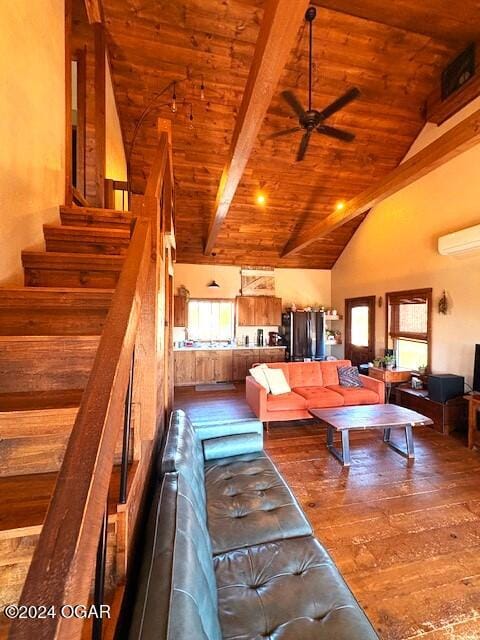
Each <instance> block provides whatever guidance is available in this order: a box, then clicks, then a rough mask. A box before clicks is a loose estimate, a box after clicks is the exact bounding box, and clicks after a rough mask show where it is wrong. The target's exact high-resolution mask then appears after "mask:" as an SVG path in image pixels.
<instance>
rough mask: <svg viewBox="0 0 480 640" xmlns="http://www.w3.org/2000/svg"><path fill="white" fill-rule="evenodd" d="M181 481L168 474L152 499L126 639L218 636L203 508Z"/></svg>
mask: <svg viewBox="0 0 480 640" xmlns="http://www.w3.org/2000/svg"><path fill="white" fill-rule="evenodd" d="M185 485H186V481H185V479H184V478H183V476H182V475H179V474H176V473H167V474H165V476H164V477H163V480H162V484H161V487H160V490H159V491H158V492H157V494H156V497H155V500H154V501H153V504H152V508H151V511H150V515H149V522H148V527H147V536H146V543H145V546H144V555H143V561H142V566H141V572H140V578H139V584H138V588H137V591H136V599H135V607H134V612H133V618H132V625H131V627H130V634H129V638H130V640H140V639H141V640H154V639H157V638H165V639H166V640H178V639H180V638H195V639H197V638H198V640H221V637H222V635H221V631H220V625H219V620H218V606H217V592H216V581H215V573H214V568H213V560H212V548H211V545H210V537H209V534H208V530H207V526H206V513H205V511H202V510H201V509H198V508H197V507H196V506H195V505H194V504H193V503H192V502H191V500H190V499H189V497H188V491H186V490H185V489H186V486H185Z"/></svg>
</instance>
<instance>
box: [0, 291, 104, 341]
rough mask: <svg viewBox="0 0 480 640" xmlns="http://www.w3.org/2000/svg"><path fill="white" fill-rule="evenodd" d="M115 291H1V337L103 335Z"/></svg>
mask: <svg viewBox="0 0 480 640" xmlns="http://www.w3.org/2000/svg"><path fill="white" fill-rule="evenodd" d="M113 294H114V291H113V290H112V289H92V288H88V289H87V288H85V289H83V288H78V289H62V288H49V287H22V288H0V335H2V336H52V335H62V336H67V335H68V336H70V335H72V336H80V335H100V334H101V333H102V331H103V327H104V324H105V320H106V317H107V314H108V311H109V310H110V307H111V304H112V299H113Z"/></svg>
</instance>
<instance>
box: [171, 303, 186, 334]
mask: <svg viewBox="0 0 480 640" xmlns="http://www.w3.org/2000/svg"><path fill="white" fill-rule="evenodd" d="M187 309H188V302H187V299H186V298H185V296H174V298H173V326H174V327H186V326H187V314H188V310H187Z"/></svg>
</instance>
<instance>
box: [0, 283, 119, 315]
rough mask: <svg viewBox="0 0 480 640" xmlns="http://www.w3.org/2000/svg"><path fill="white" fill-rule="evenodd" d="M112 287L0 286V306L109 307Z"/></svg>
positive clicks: (112, 291) (113, 291) (112, 292)
mask: <svg viewBox="0 0 480 640" xmlns="http://www.w3.org/2000/svg"><path fill="white" fill-rule="evenodd" d="M114 293H115V290H114V289H93V288H87V287H85V288H82V289H74V288H67V287H0V308H3V307H5V308H7V309H9V308H11V306H12V305H14V306H25V307H26V308H27V309H28V310H31V308H32V306H34V307H44V308H51V307H58V306H65V305H68V307H69V308H70V309H71V308H72V307H78V308H79V309H84V308H85V306H88V307H89V308H97V307H99V308H101V307H109V306H110V305H111V303H112V298H113V294H114Z"/></svg>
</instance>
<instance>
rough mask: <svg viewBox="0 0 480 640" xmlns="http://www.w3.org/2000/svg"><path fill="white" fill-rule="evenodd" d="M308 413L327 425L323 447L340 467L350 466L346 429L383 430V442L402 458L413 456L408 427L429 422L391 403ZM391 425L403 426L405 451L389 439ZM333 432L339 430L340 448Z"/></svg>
mask: <svg viewBox="0 0 480 640" xmlns="http://www.w3.org/2000/svg"><path fill="white" fill-rule="evenodd" d="M309 411H310V413H311V414H312V416H314V417H315V418H318V419H319V420H320V421H321V422H324V423H325V424H326V426H327V447H328V449H329V451H330V453H332V454H333V455H334V456H335V457H336V458H337V459H338V460H339V461H340V462H341V463H342V465H343V466H344V467H349V466H350V441H349V432H350V431H353V430H358V429H383V441H384V442H385V443H386V444H388V446H389V447H391V448H392V449H393V450H394V451H396V452H397V453H399V454H400V455H402V456H405V457H406V458H409V459H413V458H415V450H414V446H413V431H412V427H417V426H420V425H430V424H433V421H432V420H430V418H427V417H426V416H422V414H421V413H417V412H416V411H411V410H410V409H405V407H398V406H397V405H394V404H371V405H362V406H356V407H338V408H336V409H310V410H309ZM393 428H402V429H405V441H406V445H407V449H406V451H405V450H403V449H401V448H400V447H398V446H397V445H396V444H394V443H393V442H391V441H390V432H391V430H392V429H393ZM335 432H340V433H341V438H342V451H339V450H338V449H337V448H336V447H335V445H334V443H333V436H334V433H335Z"/></svg>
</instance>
